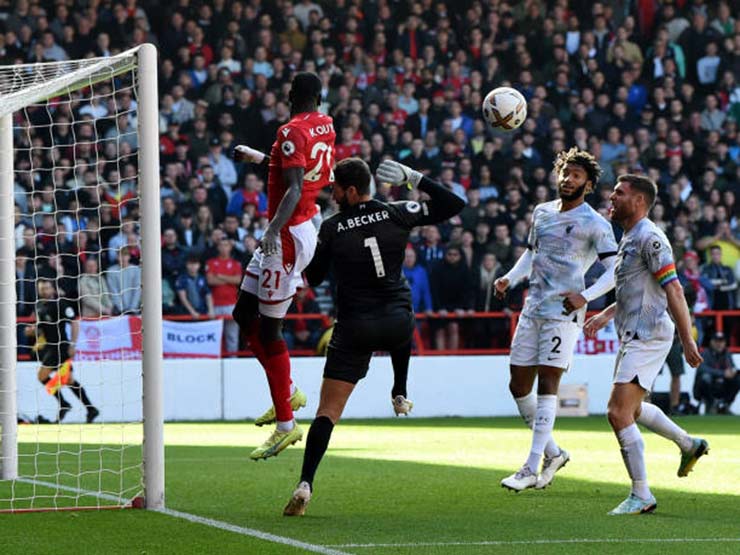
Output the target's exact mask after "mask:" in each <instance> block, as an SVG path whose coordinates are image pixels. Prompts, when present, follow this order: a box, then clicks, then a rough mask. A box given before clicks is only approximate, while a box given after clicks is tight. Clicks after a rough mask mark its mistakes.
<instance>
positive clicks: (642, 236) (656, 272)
mask: <svg viewBox="0 0 740 555" xmlns="http://www.w3.org/2000/svg"><path fill="white" fill-rule="evenodd" d="M614 278H615V281H616V282H617V286H616V294H617V310H616V312H615V314H614V322H615V323H616V326H617V333H618V334H619V339H620V341H622V342H625V341H629V340H631V339H634V338H636V337H637V338H638V339H641V340H643V341H647V340H648V339H665V340H672V339H673V329H674V325H673V321H672V320H671V318H670V316H669V315H668V311H667V308H668V300H667V298H666V294H665V291H664V290H663V287H664V286H665V285H667V284H668V283H670V282H671V281H673V280H676V279H678V276H677V275H676V266H675V265H674V263H673V250H672V249H671V244H670V243H669V242H668V238H667V237H666V236H665V234H664V233H663V231H662V230H661V229H660V228H659V227H658V226H656V225H655V224H654V223H653V222H651V221H650V220H648V219H647V218H643V219H642V220H640V221H639V222H637V224H636V225H635V226H634V227H633V228H632V229H630V230H629V231H628V232H627V233H625V234H624V236H623V237H622V240H621V241H620V242H619V252H618V254H617V263H616V266H615V269H614Z"/></svg>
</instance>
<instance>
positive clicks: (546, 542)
mask: <svg viewBox="0 0 740 555" xmlns="http://www.w3.org/2000/svg"><path fill="white" fill-rule="evenodd" d="M686 542H689V543H702V542H711V543H731V542H732V543H735V542H740V538H645V539H640V538H629V539H619V538H601V539H597V538H573V539H563V540H555V539H553V540H509V541H507V540H490V541H487V540H484V541H477V542H475V541H474V542H416V543H338V544H331V545H328V546H327V547H342V548H368V549H372V548H380V547H465V546H471V547H473V546H486V545H550V544H573V543H575V544H581V543H686Z"/></svg>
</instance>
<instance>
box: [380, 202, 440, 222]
mask: <svg viewBox="0 0 740 555" xmlns="http://www.w3.org/2000/svg"><path fill="white" fill-rule="evenodd" d="M388 204H389V206H390V207H391V210H390V213H391V217H392V218H393V219H394V220H395V221H396V222H397V223H399V224H400V225H401V226H402V227H404V228H406V229H411V228H413V227H416V226H417V225H426V224H427V223H433V222H425V220H424V216H425V215H426V216H428V215H429V205H428V204H427V203H426V202H424V201H422V202H416V201H414V200H402V201H397V202H391V203H388Z"/></svg>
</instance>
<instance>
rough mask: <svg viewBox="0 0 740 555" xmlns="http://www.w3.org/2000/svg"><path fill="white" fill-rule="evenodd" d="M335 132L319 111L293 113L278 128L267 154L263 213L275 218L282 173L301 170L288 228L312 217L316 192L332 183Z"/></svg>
mask: <svg viewBox="0 0 740 555" xmlns="http://www.w3.org/2000/svg"><path fill="white" fill-rule="evenodd" d="M335 140H336V133H335V132H334V123H333V120H332V118H331V117H329V116H327V115H324V114H322V113H320V112H304V113H300V114H296V115H295V116H294V117H293V118H292V119H291V120H290V121H289V122H288V123H286V124H285V125H283V126H281V127H280V128H279V129H278V132H277V137H276V139H275V142H274V143H273V145H272V150H271V151H270V171H269V177H268V183H267V212H268V217H269V218H270V220H272V218H273V217H274V216H275V212H276V211H277V207H278V205H279V204H280V201H282V200H283V196H285V191H286V184H285V179H284V171H285V170H287V169H289V168H304V170H305V172H304V174H303V191H302V193H301V198H300V200H299V201H298V205H297V206H296V208H295V210H294V211H293V214H292V216H291V218H290V220H288V226H294V225H298V224H301V223H303V222H305V221H306V220H310V219H311V218H312V217H313V216H315V215H316V197H317V196H318V194H319V191H321V189H323V188H324V187H326V186H327V185H330V184H331V183H332V182H333V181H334V172H333V167H334V157H335V153H334V142H335Z"/></svg>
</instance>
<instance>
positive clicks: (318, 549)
mask: <svg viewBox="0 0 740 555" xmlns="http://www.w3.org/2000/svg"><path fill="white" fill-rule="evenodd" d="M157 512H160V513H163V514H166V515H169V516H173V517H176V518H182V519H184V520H187V521H189V522H195V523H197V524H204V525H205V526H210V527H212V528H218V529H219V530H226V531H227V532H233V533H235V534H241V535H242V536H251V537H253V538H258V539H260V540H265V541H268V542H272V543H280V544H283V545H289V546H291V547H297V548H299V549H305V550H306V551H311V552H313V553H322V554H323V555H351V554H349V553H347V552H346V551H339V550H337V549H332V548H331V547H324V546H323V545H316V544H313V543H306V542H302V541H299V540H294V539H293V538H288V537H285V536H278V535H276V534H270V533H269V532H263V531H261V530H255V529H254V528H245V527H244V526H237V525H236V524H230V523H228V522H223V521H221V520H214V519H212V518H205V517H202V516H198V515H194V514H190V513H183V512H180V511H175V510H172V509H161V510H159V511H157Z"/></svg>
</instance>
